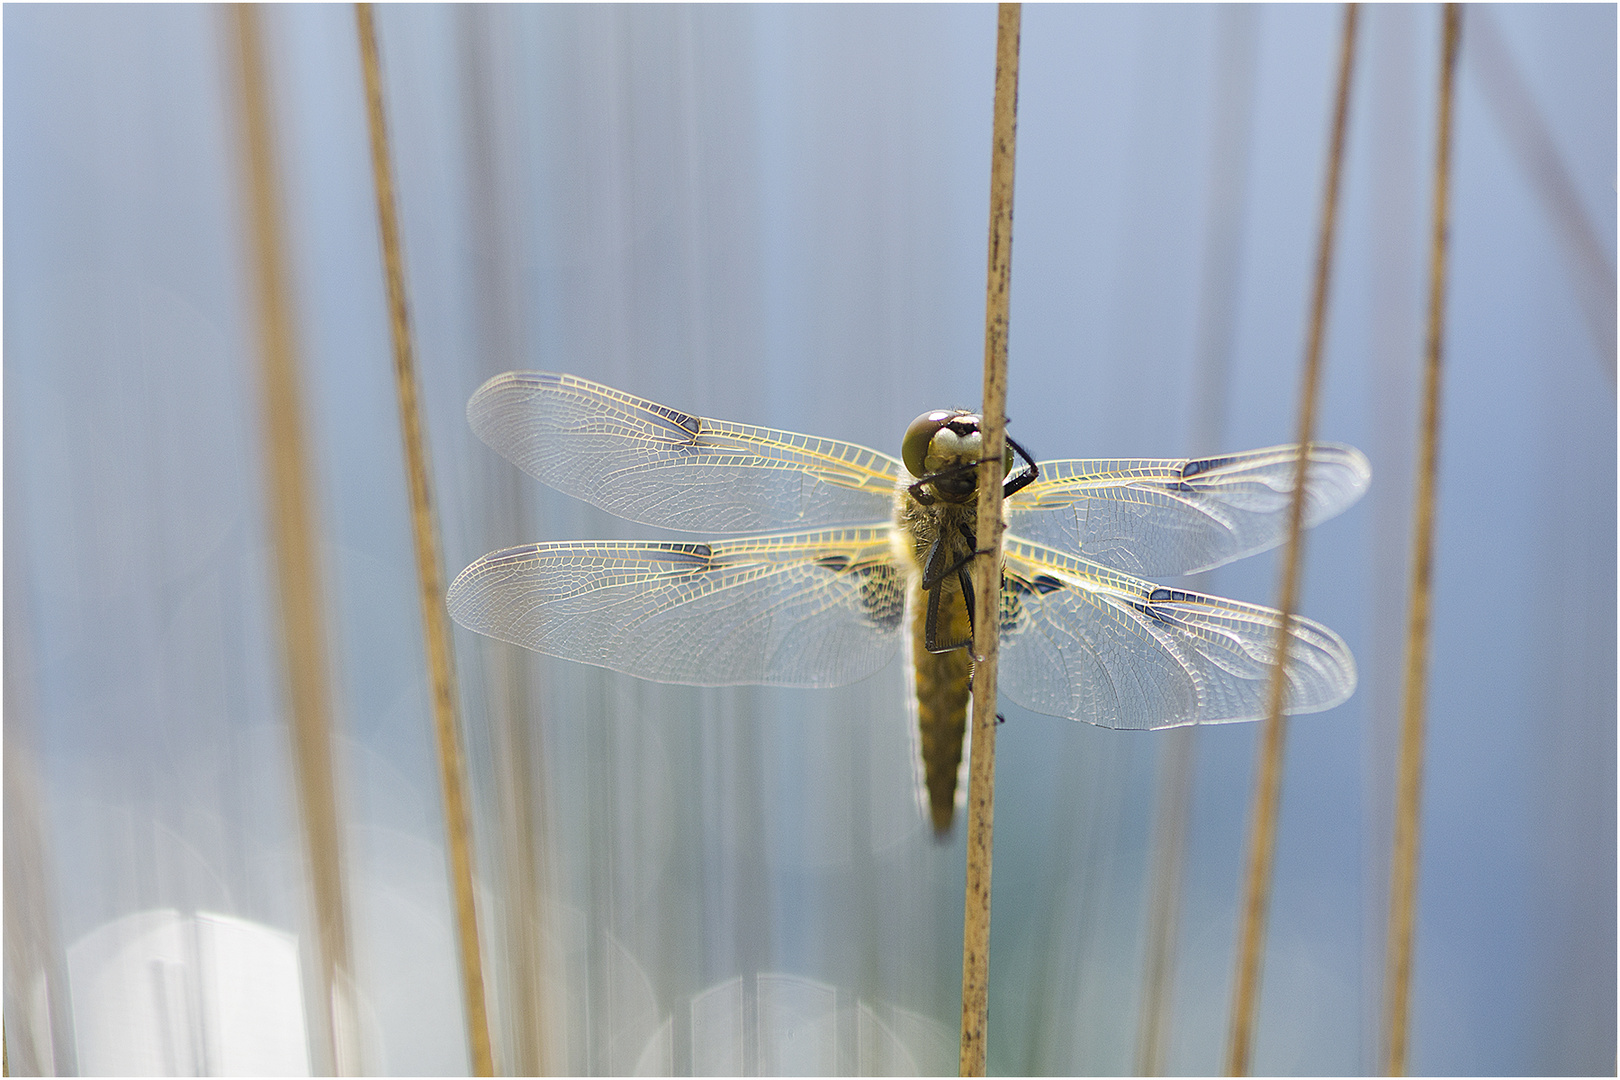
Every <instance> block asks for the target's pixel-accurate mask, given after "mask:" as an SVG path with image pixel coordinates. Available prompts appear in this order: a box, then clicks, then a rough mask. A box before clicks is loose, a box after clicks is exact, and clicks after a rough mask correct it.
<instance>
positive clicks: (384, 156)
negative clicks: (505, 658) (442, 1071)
mask: <svg viewBox="0 0 1620 1080" xmlns="http://www.w3.org/2000/svg"><path fill="white" fill-rule="evenodd" d="M354 13H355V23H356V26H357V29H358V31H359V35H360V64H361V69H362V71H363V72H364V75H365V87H366V119H367V121H368V126H369V127H370V131H371V173H372V178H373V180H374V182H375V185H376V190H377V227H378V230H379V231H380V232H381V234H382V249H383V266H384V269H385V272H386V274H387V279H388V316H389V318H388V324H389V331H390V334H391V336H392V338H393V344H394V386H395V389H396V391H397V392H398V397H399V426H400V432H401V435H402V436H403V439H404V444H405V447H404V448H405V466H406V467H405V476H406V480H407V483H408V486H409V488H410V497H411V533H412V536H413V538H414V540H415V544H416V576H417V582H418V586H419V589H418V595H419V598H420V600H421V605H422V636H423V639H424V641H425V643H426V647H427V659H428V672H429V676H430V678H431V679H432V684H433V730H434V735H435V736H436V743H437V746H438V751H439V783H440V787H441V789H442V792H443V796H444V824H445V833H446V840H447V843H448V848H449V856H450V886H451V895H452V897H453V899H454V903H455V916H456V946H457V953H458V956H459V959H460V962H461V992H462V1008H463V1010H464V1011H465V1020H466V1027H467V1056H468V1058H469V1059H470V1060H471V1062H472V1070H473V1073H474V1075H476V1076H493V1075H494V1072H495V1065H494V1056H493V1053H492V1051H491V1049H490V1038H489V1017H488V1013H487V1010H486V1008H485V1004H484V970H483V957H482V954H481V953H480V951H479V947H478V912H477V909H476V907H475V905H474V900H473V865H472V849H471V836H472V818H471V814H470V813H469V812H468V809H467V767H466V762H465V758H464V755H463V753H462V748H461V727H460V723H459V720H458V718H457V716H456V670H455V654H454V653H453V652H452V650H451V647H450V623H449V615H448V613H447V612H446V611H445V606H444V588H445V586H444V570H443V566H442V558H441V556H440V552H439V528H438V522H437V520H436V519H435V517H434V514H433V488H432V484H431V482H430V477H429V472H430V466H429V464H428V451H427V440H426V438H425V436H424V434H423V430H422V415H421V407H420V406H419V404H418V402H417V393H416V358H415V349H414V347H413V345H412V340H411V324H410V314H409V309H408V307H407V304H406V299H405V257H404V254H403V251H402V248H401V245H400V237H399V218H398V210H397V207H396V206H395V200H394V179H393V168H392V164H391V162H390V159H389V153H388V126H387V117H386V115H385V113H384V111H383V99H382V65H381V62H380V61H379V59H378V56H377V27H376V22H375V20H374V19H373V17H372V12H371V5H370V4H356V5H355V8H354Z"/></svg>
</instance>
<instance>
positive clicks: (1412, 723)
mask: <svg viewBox="0 0 1620 1080" xmlns="http://www.w3.org/2000/svg"><path fill="white" fill-rule="evenodd" d="M1443 26H1444V30H1443V35H1442V40H1441V45H1440V50H1441V51H1440V117H1439V122H1438V124H1437V125H1436V128H1437V130H1436V134H1435V155H1434V224H1433V230H1432V232H1431V233H1430V247H1429V327H1428V335H1427V340H1426V342H1425V346H1426V348H1425V353H1426V355H1425V358H1424V361H1425V362H1424V367H1423V415H1422V424H1423V427H1422V430H1421V432H1420V433H1419V437H1418V469H1417V492H1416V495H1415V502H1414V507H1413V511H1412V606H1411V609H1410V611H1409V613H1408V618H1407V623H1406V674H1405V687H1404V695H1403V700H1402V702H1401V756H1400V761H1399V762H1398V763H1397V765H1396V771H1395V847H1394V852H1393V854H1392V864H1391V867H1390V889H1389V892H1390V897H1389V955H1388V959H1387V963H1386V966H1385V972H1384V987H1385V997H1386V1004H1387V1006H1388V1010H1389V1012H1388V1015H1387V1017H1386V1021H1385V1045H1386V1047H1387V1049H1388V1053H1389V1057H1388V1059H1387V1062H1386V1067H1385V1072H1386V1073H1387V1074H1388V1075H1390V1076H1404V1075H1405V1074H1406V1058H1407V1020H1408V1013H1409V992H1410V988H1411V983H1412V915H1413V909H1414V907H1415V904H1416V895H1417V852H1418V825H1419V816H1418V814H1419V804H1420V802H1421V799H1422V793H1423V792H1422V786H1423V727H1424V723H1423V722H1424V698H1425V694H1426V691H1427V689H1428V672H1429V618H1430V610H1431V609H1430V603H1431V594H1432V587H1433V581H1434V498H1435V496H1434V488H1435V478H1436V474H1437V473H1438V470H1439V452H1440V356H1441V341H1442V336H1443V333H1444V330H1445V313H1446V233H1447V231H1448V229H1449V227H1450V209H1451V206H1450V188H1451V142H1452V138H1451V116H1452V111H1453V105H1454V100H1455V99H1454V87H1455V83H1456V81H1457V47H1458V42H1459V41H1460V39H1461V36H1462V7H1461V5H1458V4H1447V5H1446V7H1445V14H1444V23H1443Z"/></svg>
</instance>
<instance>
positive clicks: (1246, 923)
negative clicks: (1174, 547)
mask: <svg viewBox="0 0 1620 1080" xmlns="http://www.w3.org/2000/svg"><path fill="white" fill-rule="evenodd" d="M1357 14H1358V9H1357V6H1356V5H1355V4H1349V5H1347V6H1346V8H1345V12H1344V30H1343V34H1342V37H1341V41H1340V46H1339V80H1338V91H1337V94H1336V95H1335V99H1334V105H1333V126H1332V129H1331V135H1330V138H1329V144H1328V166H1327V183H1326V185H1325V186H1324V190H1323V194H1322V217H1321V226H1320V230H1319V232H1318V234H1317V247H1316V275H1315V282H1314V285H1313V287H1312V292H1311V312H1310V330H1309V338H1308V340H1307V342H1306V348H1305V371H1304V377H1303V379H1302V380H1301V386H1300V404H1299V453H1298V456H1297V457H1296V458H1295V461H1294V489H1293V498H1292V499H1291V500H1290V504H1289V509H1288V542H1287V546H1286V548H1285V549H1284V555H1283V574H1282V589H1281V590H1280V591H1281V597H1280V598H1279V600H1278V602H1277V607H1278V608H1279V609H1280V611H1281V617H1280V618H1279V619H1278V625H1277V648H1276V658H1275V661H1274V666H1273V668H1272V672H1271V683H1270V687H1269V693H1268V701H1267V709H1266V718H1265V721H1264V726H1263V727H1262V728H1261V732H1260V751H1259V754H1260V761H1259V767H1258V769H1257V770H1256V772H1257V775H1256V778H1255V790H1254V803H1253V809H1252V810H1251V812H1250V827H1249V840H1248V864H1247V867H1246V872H1245V875H1244V886H1243V902H1242V907H1241V908H1240V912H1239V917H1240V918H1241V920H1242V922H1241V924H1240V927H1239V933H1238V954H1237V973H1236V975H1235V977H1234V979H1233V986H1232V1016H1231V1026H1230V1029H1229V1031H1228V1038H1227V1044H1226V1072H1227V1075H1229V1076H1244V1075H1247V1073H1248V1071H1249V1065H1250V1060H1251V1058H1252V1055H1253V1048H1254V1021H1255V1009H1256V1005H1257V1002H1258V1001H1259V997H1260V959H1261V953H1262V951H1263V942H1264V937H1265V926H1266V910H1267V907H1268V906H1269V904H1270V900H1271V878H1272V858H1273V855H1274V854H1275V851H1276V844H1277V804H1278V797H1279V795H1280V793H1281V789H1282V762H1283V736H1284V735H1285V734H1286V725H1285V721H1284V718H1283V706H1284V700H1283V698H1284V696H1285V691H1286V689H1287V680H1286V676H1285V672H1286V671H1287V666H1288V643H1289V631H1290V628H1291V626H1292V623H1293V618H1294V610H1295V608H1296V607H1297V606H1298V603H1299V579H1300V567H1301V565H1302V560H1301V558H1300V546H1301V545H1300V526H1301V524H1302V522H1303V519H1304V511H1305V472H1306V466H1307V464H1308V463H1309V460H1310V444H1311V440H1312V439H1313V438H1314V437H1315V433H1316V399H1317V390H1318V387H1319V385H1320V383H1321V372H1322V338H1323V331H1324V329H1325V326H1326V323H1327V298H1328V289H1329V284H1330V280H1331V277H1332V274H1331V271H1332V267H1333V239H1334V232H1335V229H1336V225H1337V220H1338V209H1339V180H1340V176H1341V175H1342V173H1343V168H1342V166H1343V161H1344V133H1345V126H1346V123H1345V122H1346V119H1347V117H1348V114H1349V109H1350V73H1351V71H1352V69H1353V67H1354V62H1355V45H1356V22H1357Z"/></svg>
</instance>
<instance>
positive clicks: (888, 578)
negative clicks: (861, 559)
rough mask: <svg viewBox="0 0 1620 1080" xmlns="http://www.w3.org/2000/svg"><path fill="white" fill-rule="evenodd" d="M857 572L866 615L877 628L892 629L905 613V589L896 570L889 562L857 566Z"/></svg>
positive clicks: (897, 624) (862, 604)
mask: <svg viewBox="0 0 1620 1080" xmlns="http://www.w3.org/2000/svg"><path fill="white" fill-rule="evenodd" d="M856 572H857V573H859V574H860V575H861V606H862V607H863V608H864V609H865V610H866V617H867V619H869V620H871V623H872V625H873V626H876V627H877V628H878V629H880V630H893V629H895V628H896V627H898V626H899V625H900V620H901V618H903V617H904V616H905V613H906V591H905V589H904V588H903V587H902V583H901V581H900V572H899V571H898V570H896V569H895V568H894V566H893V565H892V564H889V563H878V564H874V565H872V566H864V567H857V568H856Z"/></svg>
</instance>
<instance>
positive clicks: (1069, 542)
mask: <svg viewBox="0 0 1620 1080" xmlns="http://www.w3.org/2000/svg"><path fill="white" fill-rule="evenodd" d="M1294 453H1295V447H1293V446H1274V447H1271V448H1269V449H1266V450H1251V451H1249V452H1248V453H1243V454H1227V455H1224V456H1221V457H1211V458H1197V459H1194V460H1190V461H1189V460H1180V461H1171V460H1163V461H1043V462H1041V465H1040V470H1041V475H1040V478H1039V479H1038V480H1036V481H1035V482H1034V483H1032V484H1030V485H1029V486H1028V487H1026V488H1024V490H1023V491H1020V492H1019V493H1018V494H1016V495H1014V496H1013V497H1012V498H1011V499H1009V500H1008V502H1007V505H1008V512H1009V515H1010V517H1009V519H1008V528H1010V529H1012V530H1013V531H1014V532H1016V533H1017V534H1018V535H1019V536H1021V537H1024V538H1025V539H1028V540H1032V541H1034V542H1036V543H1038V544H1045V545H1046V546H1048V547H1052V548H1057V549H1058V550H1060V551H1070V552H1079V553H1080V554H1081V555H1083V556H1085V557H1086V558H1087V559H1089V560H1090V561H1092V562H1095V563H1100V564H1101V565H1103V566H1107V567H1111V568H1112V569H1115V570H1123V571H1125V572H1126V573H1129V574H1141V575H1143V576H1145V577H1162V576H1166V575H1171V574H1193V573H1197V572H1199V571H1201V570H1209V569H1212V568H1213V567H1216V566H1221V565H1223V564H1225V563H1229V562H1231V561H1232V560H1234V559H1241V558H1243V557H1244V556H1245V555H1253V554H1254V553H1255V552H1257V551H1264V550H1266V549H1267V548H1272V547H1276V546H1277V545H1278V544H1280V543H1282V541H1283V539H1284V536H1285V534H1286V532H1287V529H1288V501H1289V498H1290V497H1291V495H1292V494H1293V490H1294ZM1371 479H1372V470H1371V468H1370V467H1369V466H1368V464H1367V459H1366V457H1365V456H1364V455H1363V454H1362V453H1361V451H1359V450H1357V449H1356V448H1355V447H1353V446H1340V445H1337V444H1334V443H1315V444H1313V445H1312V446H1311V455H1310V463H1309V467H1308V471H1307V473H1306V481H1305V525H1306V527H1307V528H1308V527H1310V526H1312V525H1316V524H1318V523H1320V522H1323V521H1326V520H1327V519H1328V518H1330V517H1332V516H1333V515H1335V514H1338V513H1340V512H1342V511H1343V510H1345V509H1346V508H1348V507H1350V506H1351V505H1353V504H1354V503H1355V501H1356V500H1357V499H1359V498H1361V496H1362V493H1363V492H1365V491H1366V490H1367V485H1368V483H1369V482H1370V481H1371Z"/></svg>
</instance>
